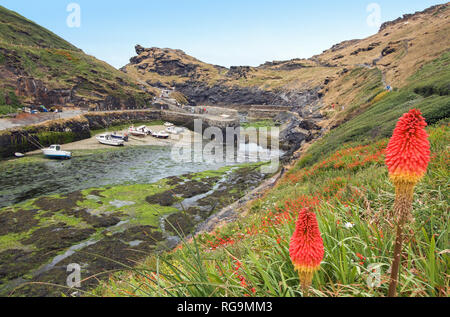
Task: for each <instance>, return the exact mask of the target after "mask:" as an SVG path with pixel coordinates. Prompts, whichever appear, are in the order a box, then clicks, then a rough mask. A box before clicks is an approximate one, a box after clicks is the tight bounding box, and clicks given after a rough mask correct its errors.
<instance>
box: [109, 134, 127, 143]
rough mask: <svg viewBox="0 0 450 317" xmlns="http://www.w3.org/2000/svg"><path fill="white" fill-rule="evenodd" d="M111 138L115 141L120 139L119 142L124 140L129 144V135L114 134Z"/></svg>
mask: <svg viewBox="0 0 450 317" xmlns="http://www.w3.org/2000/svg"><path fill="white" fill-rule="evenodd" d="M111 137H112V138H113V139H118V140H123V141H125V142H128V133H125V134H120V133H117V132H114V133H112V134H111Z"/></svg>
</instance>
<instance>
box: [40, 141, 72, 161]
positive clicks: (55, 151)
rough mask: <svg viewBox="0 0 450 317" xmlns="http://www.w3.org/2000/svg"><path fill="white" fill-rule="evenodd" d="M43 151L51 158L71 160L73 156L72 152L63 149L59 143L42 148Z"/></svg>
mask: <svg viewBox="0 0 450 317" xmlns="http://www.w3.org/2000/svg"><path fill="white" fill-rule="evenodd" d="M42 153H44V155H45V156H46V157H48V158H50V159H59V160H69V159H71V158H72V152H67V151H63V150H62V149H61V145H58V144H55V145H51V146H50V147H48V148H46V149H42Z"/></svg>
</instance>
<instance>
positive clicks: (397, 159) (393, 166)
mask: <svg viewBox="0 0 450 317" xmlns="http://www.w3.org/2000/svg"><path fill="white" fill-rule="evenodd" d="M426 126H427V123H426V122H425V119H424V118H423V117H422V113H421V112H420V111H419V110H416V109H413V110H411V111H409V112H408V113H406V114H404V115H403V117H401V118H400V120H399V121H398V123H397V126H396V128H395V130H394V135H393V136H392V138H391V140H390V142H389V145H388V147H387V149H386V165H387V166H388V169H389V176H390V178H391V180H392V181H393V182H394V184H396V185H398V184H402V183H409V184H416V183H417V182H418V181H419V180H420V179H421V178H422V177H423V176H424V175H425V173H426V171H427V168H428V163H429V162H430V142H429V141H428V134H427V132H426V131H425V127H426Z"/></svg>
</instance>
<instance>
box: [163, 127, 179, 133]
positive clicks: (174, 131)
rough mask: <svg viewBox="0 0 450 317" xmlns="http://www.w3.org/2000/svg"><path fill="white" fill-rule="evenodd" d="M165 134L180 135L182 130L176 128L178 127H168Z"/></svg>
mask: <svg viewBox="0 0 450 317" xmlns="http://www.w3.org/2000/svg"><path fill="white" fill-rule="evenodd" d="M166 132H167V133H170V134H180V133H182V132H183V128H178V127H168V128H167V129H166Z"/></svg>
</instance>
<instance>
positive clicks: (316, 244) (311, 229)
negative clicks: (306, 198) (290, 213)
mask: <svg viewBox="0 0 450 317" xmlns="http://www.w3.org/2000/svg"><path fill="white" fill-rule="evenodd" d="M289 253H290V256H291V260H292V263H293V264H294V266H295V269H296V270H297V271H298V272H299V274H300V278H301V279H302V275H303V277H305V276H307V280H308V279H311V280H312V275H313V273H314V272H316V271H318V270H319V269H320V263H321V262H322V260H323V257H324V253H325V251H324V247H323V240H322V237H321V235H320V230H319V224H318V223H317V217H316V214H315V213H314V212H311V211H310V210H309V209H308V208H304V209H303V210H302V211H301V212H300V214H299V217H298V220H297V223H296V229H295V232H294V235H293V236H292V238H291V244H290V247H289ZM305 274H306V275H305ZM306 282H308V281H306ZM310 282H311V281H309V283H310ZM302 283H303V281H302Z"/></svg>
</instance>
